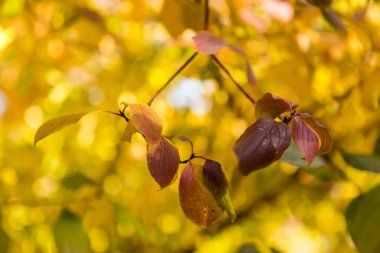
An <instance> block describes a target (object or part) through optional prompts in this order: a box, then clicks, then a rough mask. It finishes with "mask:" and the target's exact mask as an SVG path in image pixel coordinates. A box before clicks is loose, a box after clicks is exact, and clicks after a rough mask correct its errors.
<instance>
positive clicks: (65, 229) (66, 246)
mask: <svg viewBox="0 0 380 253" xmlns="http://www.w3.org/2000/svg"><path fill="white" fill-rule="evenodd" d="M53 232H54V238H55V242H56V245H57V249H58V252H60V253H73V252H75V253H90V252H93V251H92V250H91V247H90V240H89V238H88V235H87V233H86V231H85V230H84V228H83V227H82V224H81V222H80V220H79V218H78V217H76V216H75V215H74V214H72V213H71V212H69V211H68V210H64V211H63V212H62V214H61V216H60V218H59V220H58V222H57V223H56V224H55V226H54V231H53Z"/></svg>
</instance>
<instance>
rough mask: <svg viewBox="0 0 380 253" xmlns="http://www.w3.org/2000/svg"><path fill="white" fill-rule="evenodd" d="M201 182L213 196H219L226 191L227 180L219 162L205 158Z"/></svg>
mask: <svg viewBox="0 0 380 253" xmlns="http://www.w3.org/2000/svg"><path fill="white" fill-rule="evenodd" d="M202 175H203V183H204V184H205V186H206V187H207V189H208V190H209V191H210V192H211V193H212V195H214V196H215V197H221V196H223V195H225V194H226V193H227V189H228V181H227V178H226V176H225V175H224V172H223V170H222V166H221V165H220V163H218V162H216V161H213V160H206V162H205V164H204V165H203V173H202Z"/></svg>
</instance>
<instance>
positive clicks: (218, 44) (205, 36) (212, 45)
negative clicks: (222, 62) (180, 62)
mask: <svg viewBox="0 0 380 253" xmlns="http://www.w3.org/2000/svg"><path fill="white" fill-rule="evenodd" d="M193 40H194V44H195V50H197V52H199V53H203V54H208V55H211V54H216V53H217V52H218V51H219V50H221V49H222V48H223V47H225V46H226V45H227V44H226V43H225V42H224V41H223V40H220V39H218V38H216V37H215V36H214V35H212V33H210V32H209V31H200V32H198V33H197V34H196V35H195V36H194V37H193Z"/></svg>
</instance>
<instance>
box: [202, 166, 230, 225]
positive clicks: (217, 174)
mask: <svg viewBox="0 0 380 253" xmlns="http://www.w3.org/2000/svg"><path fill="white" fill-rule="evenodd" d="M202 172H203V173H202V179H203V184H204V185H205V186H206V188H207V189H208V190H209V191H210V192H211V194H212V195H213V197H214V199H215V201H216V203H217V204H218V206H219V207H220V208H222V209H223V210H225V211H226V212H227V214H228V216H229V217H230V220H231V221H234V220H235V218H236V214H235V210H234V208H233V206H232V203H231V199H230V193H229V190H228V187H229V184H228V181H227V178H226V176H225V175H224V172H223V170H222V166H221V165H220V163H218V162H216V161H213V160H208V159H207V160H206V162H205V164H204V165H203V171H202Z"/></svg>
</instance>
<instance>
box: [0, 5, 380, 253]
mask: <svg viewBox="0 0 380 253" xmlns="http://www.w3.org/2000/svg"><path fill="white" fill-rule="evenodd" d="M269 2H270V4H271V5H268V3H269ZM368 2H370V4H368V3H367V1H365V0H361V1H359V0H355V1H353V0H339V1H335V2H334V4H333V8H334V9H335V11H336V12H337V13H338V14H339V15H340V17H341V19H342V21H343V23H344V24H345V26H346V28H347V33H346V34H344V33H341V32H338V31H336V30H334V29H333V28H332V27H331V26H330V25H329V24H328V23H327V22H326V20H324V19H323V17H322V16H321V14H320V12H319V10H318V9H317V8H315V7H313V6H311V5H308V4H307V3H306V1H296V0H288V1H279V0H270V1H269V0H265V1H264V0H255V1H248V0H210V6H211V18H210V21H211V24H210V30H211V31H212V32H213V33H214V34H215V35H216V36H218V37H220V38H222V39H223V40H225V41H226V42H228V43H230V44H233V45H236V46H239V47H241V48H242V49H243V50H244V51H245V52H246V54H247V56H248V58H249V60H250V63H251V65H252V67H253V69H254V71H255V74H256V76H257V79H258V84H259V85H258V87H253V86H252V85H250V84H248V83H247V81H246V74H245V62H244V59H243V58H242V57H241V56H239V55H237V54H234V53H233V52H231V51H229V50H222V51H221V52H220V53H218V57H219V58H220V60H221V61H222V62H223V63H224V64H225V65H226V67H227V68H228V69H229V70H230V71H231V73H232V75H233V76H234V77H236V79H237V80H238V81H239V82H240V83H242V85H243V87H244V88H245V89H246V90H247V91H248V92H249V93H250V94H252V96H253V97H255V98H259V97H260V96H261V95H262V94H264V93H265V92H271V93H273V94H276V95H278V96H281V97H284V98H286V99H288V100H291V101H294V102H296V103H298V104H299V105H300V106H299V110H300V111H303V112H308V113H310V114H312V115H313V116H314V117H315V118H317V119H318V120H319V121H320V122H322V123H323V124H324V125H325V126H326V127H327V128H328V129H329V130H330V132H331V136H332V137H333V146H334V147H333V150H332V152H330V153H329V154H327V155H325V156H324V157H323V158H321V159H322V160H323V161H324V162H323V164H322V165H320V166H317V167H312V168H300V167H298V166H296V165H294V164H289V163H287V162H286V161H280V162H276V163H274V164H273V165H271V166H270V167H268V168H266V169H264V170H260V171H258V172H255V173H253V174H251V175H249V176H248V177H242V176H239V175H238V174H237V173H236V172H235V169H236V167H237V164H238V161H237V158H236V156H235V154H234V153H233V151H232V147H233V144H234V142H235V141H236V139H237V138H238V137H239V136H240V135H241V134H242V133H243V131H244V130H245V129H246V128H247V127H248V126H249V125H250V124H252V123H253V122H254V121H255V120H256V118H255V115H254V107H253V106H252V104H251V103H250V102H249V101H248V100H247V99H246V98H245V97H244V95H243V94H242V93H241V92H239V90H238V89H236V87H235V86H234V85H233V83H232V82H231V81H230V80H229V79H228V78H226V76H225V75H224V74H223V72H221V71H220V69H218V68H217V67H216V65H214V64H213V63H212V62H211V61H210V58H209V57H208V56H205V55H200V56H198V57H197V58H196V60H195V61H194V62H192V63H191V64H190V65H189V66H188V67H187V68H186V70H185V71H183V72H182V73H181V75H180V76H179V77H178V78H177V79H175V80H174V81H173V82H172V83H171V85H170V86H169V87H168V89H166V90H165V91H164V92H163V93H162V94H161V95H160V96H159V97H158V98H157V99H156V100H155V102H154V104H153V106H152V107H153V109H154V110H155V111H156V112H157V113H158V115H159V116H160V118H161V119H162V121H163V123H164V134H165V135H168V136H172V135H178V136H179V135H183V136H187V137H188V138H189V139H191V140H192V142H193V143H194V150H195V152H196V153H197V154H200V155H203V156H207V157H209V158H211V159H214V160H217V161H219V162H221V164H222V166H223V169H224V171H225V173H226V175H227V177H228V178H229V179H230V192H231V198H232V202H233V204H234V206H235V209H236V212H237V215H238V216H237V220H236V221H235V223H230V222H229V221H228V218H227V217H223V218H222V219H221V220H219V221H218V222H216V224H215V225H213V226H212V227H211V228H208V229H205V230H203V229H201V228H198V227H197V226H196V225H194V224H192V223H191V222H190V221H189V220H188V219H186V217H185V215H184V214H183V213H182V211H181V207H180V204H179V199H178V180H177V181H176V182H174V183H173V185H171V186H170V187H168V188H167V189H164V190H159V186H158V185H157V183H156V182H155V181H154V180H153V178H152V177H151V176H150V174H149V171H148V169H147V163H146V158H145V155H146V142H145V140H144V138H143V137H141V136H139V135H135V136H133V138H132V143H123V142H120V141H119V138H120V136H121V133H122V131H123V130H124V128H125V122H124V121H123V120H122V119H121V118H117V117H114V116H112V115H108V114H102V113H93V114H88V115H86V116H85V117H83V118H82V119H81V121H80V122H79V123H78V124H76V125H75V126H72V127H70V128H65V129H64V130H62V131H60V132H59V133H56V134H54V135H52V136H49V137H48V138H46V139H44V140H42V141H41V142H39V143H38V145H36V146H34V145H33V140H34V134H35V133H36V130H37V129H38V127H39V126H40V125H41V124H42V123H43V122H45V121H47V120H49V119H51V118H53V117H56V116H60V115H65V114H71V113H78V112H84V111H88V110H91V109H95V108H101V109H107V110H113V111H118V110H119V109H120V103H121V102H128V103H147V102H148V101H149V99H150V98H151V97H152V96H153V94H154V93H155V92H156V91H157V90H158V89H159V88H160V87H161V86H162V85H163V84H164V83H165V82H166V80H167V79H168V78H169V77H170V76H171V75H172V73H174V72H175V71H176V70H177V69H178V68H179V67H180V66H181V64H183V63H184V62H185V61H186V59H187V58H188V57H189V56H190V55H191V54H192V52H193V50H194V49H193V43H192V39H191V38H192V36H194V34H195V32H196V31H198V30H200V29H202V20H203V5H202V1H198V0H107V1H105V0H80V1H72V0H68V1H53V0H42V1H38V0H4V1H0V134H1V138H0V208H1V209H0V221H1V223H0V252H10V253H18V252H25V253H37V252H42V253H56V252H79V253H81V252H99V253H101V252H152V253H154V252H197V253H208V252H218V253H223V252H226V253H227V252H239V249H241V251H240V252H243V247H251V246H249V245H254V246H255V247H256V248H257V249H258V250H260V252H268V253H269V252H284V253H298V252H299V253H324V252H326V253H351V252H352V253H353V252H357V251H356V249H355V246H354V244H353V242H352V240H351V238H350V235H349V233H348V232H347V227H346V222H345V219H344V212H345V208H346V207H347V205H348V204H349V203H350V201H351V200H352V199H353V198H355V197H356V196H357V195H358V194H360V193H361V192H366V191H368V190H369V189H370V188H372V187H373V186H375V185H376V184H378V183H379V182H380V176H378V175H376V174H371V173H369V172H365V171H360V170H357V169H355V168H353V167H351V166H349V165H348V164H347V163H346V162H345V161H344V160H343V158H342V156H341V153H340V152H341V151H342V150H344V151H347V152H354V153H362V154H372V153H373V150H374V146H375V143H376V141H377V139H378V138H379V130H380V110H379V103H380V102H379V101H380V85H379V80H380V71H379V70H380V53H379V52H380V51H379V48H380V29H379V28H378V27H379V25H380V4H379V3H378V1H368ZM268 6H269V7H268ZM273 8H275V9H273ZM273 10H275V11H273ZM189 87H191V88H189ZM176 144H178V148H179V151H180V154H181V159H182V160H185V159H187V158H188V156H189V152H190V151H189V145H187V144H186V143H185V144H184V143H177V142H176ZM182 169H183V165H181V166H180V169H179V174H180V172H181V171H182ZM342 175H344V176H342ZM242 245H243V246H242ZM274 250H277V251H274ZM248 252H251V251H248Z"/></svg>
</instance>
